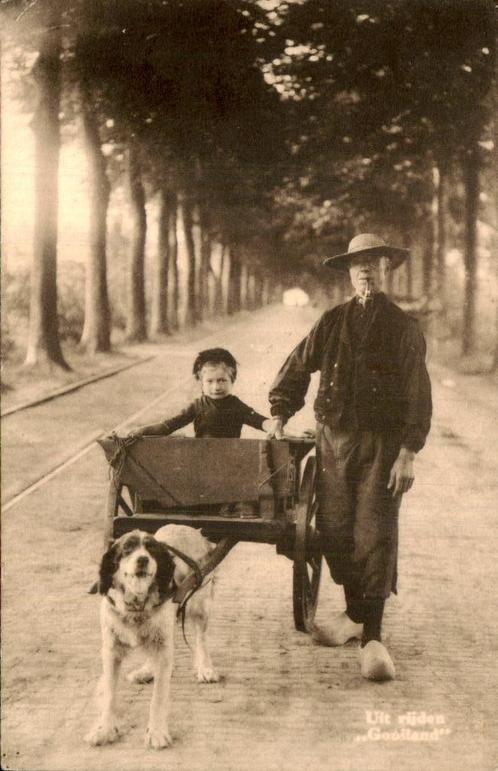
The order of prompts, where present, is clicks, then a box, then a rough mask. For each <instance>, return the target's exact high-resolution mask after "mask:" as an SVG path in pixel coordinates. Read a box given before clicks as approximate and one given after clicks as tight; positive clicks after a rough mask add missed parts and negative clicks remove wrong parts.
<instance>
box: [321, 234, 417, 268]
mask: <svg viewBox="0 0 498 771" xmlns="http://www.w3.org/2000/svg"><path fill="white" fill-rule="evenodd" d="M409 254H410V252H409V250H408V249H402V248H401V247H399V246H388V245H387V244H386V243H385V241H384V240H383V239H382V238H379V236H374V235H373V233H360V234H359V235H357V236H355V237H354V238H353V239H351V241H350V242H349V246H348V251H347V252H345V253H344V254H336V255H335V256H334V257H328V258H327V259H326V260H324V263H323V264H324V265H327V266H328V267H329V268H332V269H333V270H339V271H341V272H345V271H348V270H349V266H350V265H351V260H352V259H353V258H355V257H359V256H360V255H364V256H370V257H389V260H390V262H391V269H393V270H394V268H398V267H399V266H400V265H401V263H402V262H403V261H404V260H406V258H407V257H408V255H409Z"/></svg>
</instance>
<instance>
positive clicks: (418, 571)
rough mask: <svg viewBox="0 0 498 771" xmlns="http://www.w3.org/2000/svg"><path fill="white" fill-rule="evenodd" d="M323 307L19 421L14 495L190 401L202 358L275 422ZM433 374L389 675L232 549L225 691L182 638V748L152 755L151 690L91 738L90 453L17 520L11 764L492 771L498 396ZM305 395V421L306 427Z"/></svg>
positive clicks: (218, 637)
mask: <svg viewBox="0 0 498 771" xmlns="http://www.w3.org/2000/svg"><path fill="white" fill-rule="evenodd" d="M314 315H316V312H314V311H313V310H312V309H284V308H279V307H272V308H267V309H265V310H264V311H261V312H259V313H258V314H254V315H253V316H248V315H247V316H245V317H242V318H239V319H237V320H236V321H235V322H234V323H233V324H232V325H231V326H230V327H226V328H225V329H224V330H223V331H220V330H219V331H218V332H217V334H216V335H215V336H214V337H213V336H212V337H211V338H205V339H203V340H193V341H192V342H191V343H189V344H180V343H174V342H171V343H168V344H167V345H166V346H165V347H164V351H163V353H162V354H161V356H160V357H159V358H158V359H156V360H154V361H152V362H146V363H144V364H143V365H140V366H138V367H136V368H134V369H132V370H129V371H126V372H123V373H121V374H120V375H117V376H116V377H115V378H111V379H109V380H104V381H102V382H100V383H95V384H93V385H91V386H88V387H87V388H85V389H83V390H81V391H78V392H75V393H72V394H69V395H67V396H65V397H63V398H62V399H60V400H57V401H53V402H49V403H47V404H45V405H40V406H39V407H37V408H33V409H32V410H28V411H26V412H23V413H19V414H17V415H12V416H11V417H9V418H6V419H5V421H4V422H3V424H2V429H3V453H4V459H3V486H4V495H5V498H6V499H7V498H10V497H11V496H14V495H16V494H18V493H19V492H21V491H22V490H23V489H24V488H26V487H27V486H28V485H29V484H31V483H33V482H35V481H36V479H38V478H39V477H40V476H41V475H42V474H43V473H44V472H46V471H49V470H51V469H52V468H54V467H55V466H57V465H58V464H60V463H62V462H63V461H64V460H66V459H67V458H68V457H70V456H72V455H73V454H74V453H75V452H76V451H77V450H78V449H79V448H80V449H81V448H82V447H84V446H85V445H86V444H88V442H90V440H91V437H92V436H93V435H94V433H95V432H96V431H99V430H102V432H106V431H109V430H110V429H111V428H113V427H115V426H116V425H118V424H120V423H122V422H123V421H125V420H126V419H127V418H128V417H129V416H131V415H133V414H135V413H137V412H138V411H140V410H141V409H142V408H143V407H144V405H146V404H147V402H150V401H152V400H154V399H156V400H157V399H158V397H159V395H160V394H161V393H163V392H164V398H163V399H162V400H159V401H156V403H155V406H153V407H151V408H150V409H149V410H148V411H145V412H143V414H142V415H139V416H137V418H136V422H137V423H138V424H140V423H141V422H149V421H152V420H155V419H156V418H158V417H160V416H161V415H165V414H167V413H168V412H170V410H174V409H176V408H177V407H179V406H181V405H183V404H184V403H185V402H186V401H187V400H188V399H189V398H190V397H191V396H192V395H193V392H194V384H193V383H192V382H191V380H190V376H189V373H190V367H191V361H192V358H193V354H194V353H195V352H196V351H197V350H199V349H200V348H202V347H206V346H208V345H214V344H216V345H224V346H227V347H230V349H231V350H233V352H234V354H235V356H236V358H237V359H238V361H239V362H240V364H241V367H240V378H239V381H238V385H237V393H238V394H239V395H240V396H241V398H243V399H245V400H246V401H247V402H249V403H250V404H252V405H253V406H254V407H255V408H257V409H260V410H261V411H263V412H264V411H266V393H267V390H268V384H269V382H270V381H271V380H272V378H273V376H274V374H275V371H276V369H277V366H278V365H279V364H280V362H282V360H283V359H284V357H285V355H286V353H287V352H288V351H289V350H290V349H291V347H292V345H293V344H294V343H295V342H296V341H298V340H299V339H300V338H301V337H302V335H304V334H305V332H306V331H307V329H308V328H309V326H310V324H311V323H312V321H313V318H314ZM433 377H434V386H435V413H436V417H435V421H434V428H433V432H432V434H431V438H430V441H429V443H428V445H427V447H426V449H425V450H424V451H423V453H422V454H421V455H420V457H419V458H418V459H417V466H416V474H417V479H416V483H415V491H414V492H413V493H411V494H409V495H408V496H406V500H405V501H404V503H403V509H402V525H401V558H400V593H399V595H398V597H395V598H392V599H391V600H390V601H389V603H388V610H387V618H386V624H385V638H386V642H387V645H388V646H389V648H390V650H391V652H392V654H393V657H394V659H395V661H396V664H397V671H398V677H397V679H396V681H394V682H392V683H386V684H375V683H369V682H367V681H365V680H363V679H362V678H361V677H360V674H359V667H358V663H357V650H356V646H355V645H354V644H351V645H348V646H346V647H344V648H342V649H336V650H332V649H324V648H319V647H317V646H315V645H313V643H312V642H311V640H310V639H309V637H308V636H306V635H303V634H301V633H299V632H296V631H295V630H294V628H293V623H292V608H291V563H290V562H289V561H288V560H286V559H285V558H284V557H281V556H277V555H276V554H275V551H274V549H273V547H270V546H265V545H256V544H239V545H238V546H237V547H236V549H235V550H234V552H233V553H232V554H230V555H229V557H228V558H227V559H226V560H225V562H224V563H223V566H222V570H221V574H220V580H219V583H218V590H217V603H216V608H215V613H214V618H213V620H212V648H213V651H214V658H215V661H216V663H217V666H218V668H219V670H220V671H221V673H222V674H223V675H224V679H223V681H222V682H220V683H218V684H214V685H198V684H197V683H196V682H195V681H194V679H193V677H192V675H191V671H190V662H189V656H190V654H189V651H188V649H187V648H186V646H185V643H184V642H183V640H182V638H181V634H180V633H179V631H178V634H177V651H176V661H175V671H174V679H173V689H172V690H173V705H172V712H171V727H172V733H173V737H174V739H175V744H174V747H173V748H171V749H169V750H165V751H163V752H160V753H154V752H151V751H145V750H144V749H143V745H142V741H143V733H144V730H145V725H146V720H147V709H148V703H149V698H150V686H132V685H130V684H128V683H127V682H124V681H123V682H122V684H121V688H120V694H121V699H122V706H123V712H124V715H125V723H126V725H127V726H128V729H129V730H128V733H127V734H126V735H125V736H124V738H123V739H122V740H121V741H120V742H119V743H117V744H116V745H113V746H110V747H107V748H103V749H94V748H89V747H87V746H85V744H84V743H83V735H84V734H85V732H86V730H87V729H88V727H89V725H90V724H91V723H92V721H93V719H94V717H95V714H96V708H95V704H94V698H93V693H94V687H95V682H96V680H97V677H98V675H99V671H100V660H99V642H100V640H99V629H98V602H99V601H98V600H97V599H96V598H95V597H94V596H90V595H87V594H86V590H87V588H88V587H89V586H90V585H91V583H92V582H93V580H94V578H95V574H96V569H97V564H98V561H99V557H100V549H101V541H102V501H103V496H104V494H105V490H106V485H107V470H106V468H105V464H104V460H103V455H102V454H101V451H100V449H99V448H98V447H97V446H96V445H92V446H91V447H90V449H89V450H88V451H83V452H82V454H81V457H80V458H79V460H78V461H77V462H75V463H73V464H72V465H68V466H67V467H66V468H64V469H63V470H62V471H61V472H60V473H58V474H56V475H55V476H54V477H53V478H52V479H51V480H50V481H49V482H48V483H47V484H45V485H42V486H40V487H39V488H38V489H36V490H35V491H34V492H32V493H31V494H30V495H28V496H26V497H24V498H22V499H20V500H19V502H18V503H17V504H16V505H13V506H12V507H11V508H9V509H8V510H7V511H6V513H5V514H4V518H3V558H2V568H3V582H2V586H3V616H2V623H3V666H2V676H3V723H2V728H3V730H2V760H3V762H2V766H3V767H4V768H8V769H23V770H24V769H26V770H29V771H32V770H33V771H34V770H35V769H36V770H38V769H40V770H41V771H56V770H57V771H58V770H60V771H73V769H74V770H76V769H82V770H83V769H89V770H90V771H107V769H109V770H111V769H112V771H116V770H118V769H119V771H137V770H138V769H141V771H142V770H143V771H146V770H147V769H163V768H165V767H169V768H174V769H175V770H176V771H183V769H185V770H186V769H189V770H190V769H199V770H200V769H202V771H218V770H219V771H239V769H240V770H242V769H249V768H251V769H256V770H257V771H270V770H271V769H279V770H280V769H282V770H283V769H290V768H301V769H310V770H311V769H313V771H318V770H322V769H323V770H325V769H351V771H363V769H365V770H366V769H368V770H369V771H370V770H373V769H393V770H394V769H400V768H403V769H417V771H418V770H419V769H421V768H424V767H425V768H430V769H435V770H437V771H439V769H452V770H453V769H462V771H463V769H468V768H476V769H479V770H480V771H488V770H489V771H491V769H495V768H496V767H497V764H498V740H497V736H496V708H497V697H496V685H497V683H496V629H497V623H496V622H497V619H496V600H495V586H496V585H497V578H498V575H497V574H498V567H497V565H498V563H497V560H496V555H495V551H496V550H495V546H494V544H495V540H496V510H497V508H498V506H497V504H498V475H497V473H496V460H495V459H494V458H493V450H495V448H496V446H497V445H496V438H497V437H496V429H495V428H494V427H495V426H496V413H497V412H498V404H497V399H496V396H495V395H494V393H492V392H491V391H488V390H487V389H486V386H485V384H483V383H481V382H480V381H478V380H477V379H476V380H473V381H471V382H470V383H469V381H468V379H467V380H461V379H458V378H451V377H450V376H449V375H448V373H445V372H443V371H441V370H439V369H437V368H433ZM310 393H311V392H310ZM308 402H309V404H308V406H307V407H306V409H305V410H303V412H302V413H301V414H300V416H299V418H298V419H297V420H296V421H294V424H293V425H294V426H295V428H296V429H298V428H303V427H305V426H307V425H312V411H311V408H310V405H311V403H312V398H311V397H310V398H309V399H308ZM493 431H495V435H494V436H493V435H492V434H493ZM247 435H250V432H249V431H248V433H247ZM341 607H342V606H341V593H340V591H339V589H338V588H337V587H334V586H333V585H332V584H331V582H330V581H329V579H328V577H327V576H326V575H324V576H323V578H322V589H321V599H320V605H319V614H318V620H324V619H326V617H327V615H328V614H329V613H331V612H333V611H334V610H337V609H341ZM130 665H131V661H130V664H128V666H127V667H126V668H129V666H130Z"/></svg>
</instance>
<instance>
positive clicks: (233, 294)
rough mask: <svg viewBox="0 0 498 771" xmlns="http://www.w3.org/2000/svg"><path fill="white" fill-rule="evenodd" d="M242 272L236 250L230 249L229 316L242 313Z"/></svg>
mask: <svg viewBox="0 0 498 771" xmlns="http://www.w3.org/2000/svg"><path fill="white" fill-rule="evenodd" d="M241 274H242V270H241V264H240V260H239V258H238V256H237V253H236V250H235V249H234V248H231V249H230V269H229V273H228V302H227V313H228V314H229V315H231V314H233V313H237V312H238V311H240V296H241V278H242V275H241Z"/></svg>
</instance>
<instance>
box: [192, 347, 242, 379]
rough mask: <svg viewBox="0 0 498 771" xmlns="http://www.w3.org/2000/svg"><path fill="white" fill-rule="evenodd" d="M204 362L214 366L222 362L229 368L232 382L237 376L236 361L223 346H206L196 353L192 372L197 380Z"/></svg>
mask: <svg viewBox="0 0 498 771" xmlns="http://www.w3.org/2000/svg"><path fill="white" fill-rule="evenodd" d="M205 364H209V365H211V366H216V365H217V364H224V365H225V366H226V367H228V369H229V370H230V377H231V378H232V383H233V381H234V380H235V378H236V377H237V362H236V361H235V359H234V357H233V356H232V354H231V353H230V351H227V350H226V349H225V348H208V349H207V350H205V351H201V352H200V353H199V354H197V356H196V359H195V361H194V367H193V370H192V371H193V373H194V375H195V377H196V378H197V380H199V374H200V371H201V369H202V368H203V367H204V365H205Z"/></svg>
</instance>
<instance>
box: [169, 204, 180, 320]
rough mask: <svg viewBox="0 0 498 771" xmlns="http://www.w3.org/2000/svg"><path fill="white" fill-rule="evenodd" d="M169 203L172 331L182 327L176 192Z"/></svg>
mask: <svg viewBox="0 0 498 771" xmlns="http://www.w3.org/2000/svg"><path fill="white" fill-rule="evenodd" d="M168 195H169V201H168V254H169V277H168V290H169V292H168V294H169V301H168V322H169V323H168V326H169V329H170V331H173V330H175V329H178V328H179V326H180V320H179V307H180V275H179V269H178V234H177V227H178V200H177V196H176V193H175V191H174V190H170V191H169V193H168Z"/></svg>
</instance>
